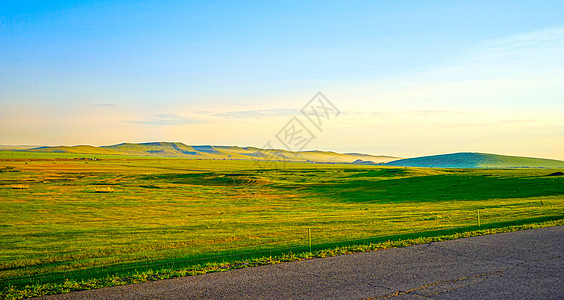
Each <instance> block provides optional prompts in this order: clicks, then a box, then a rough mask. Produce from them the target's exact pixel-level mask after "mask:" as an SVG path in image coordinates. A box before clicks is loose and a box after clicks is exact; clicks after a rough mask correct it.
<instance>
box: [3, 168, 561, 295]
mask: <svg viewBox="0 0 564 300" xmlns="http://www.w3.org/2000/svg"><path fill="white" fill-rule="evenodd" d="M35 159H37V160H34V161H29V160H28V161H26V160H21V161H9V160H4V161H0V170H3V171H2V172H1V173H0V216H1V218H0V229H1V231H0V245H1V247H0V282H2V284H3V285H4V286H5V285H9V284H12V283H13V284H19V283H20V282H24V281H22V280H19V279H18V280H16V279H17V278H28V277H29V278H36V279H33V280H37V281H39V282H41V280H46V281H49V280H55V281H56V280H58V279H56V278H58V277H57V276H59V277H60V276H66V275H65V274H68V276H82V275H81V274H86V273H87V271H88V270H108V271H107V272H108V274H109V273H110V272H112V271H111V270H114V269H116V268H117V267H119V266H123V265H127V264H132V265H137V266H142V265H143V264H145V263H159V262H163V263H166V262H171V261H175V262H178V261H186V260H194V259H200V258H209V257H213V256H224V255H235V254H241V253H248V252H255V251H271V250H273V251H276V250H278V249H285V248H289V247H290V248H291V247H304V246H306V245H307V230H308V228H310V230H311V233H312V240H313V244H314V245H320V244H324V245H331V244H332V243H333V244H334V243H340V242H343V241H348V240H358V239H370V238H379V237H381V238H388V237H389V238H391V239H394V238H397V237H399V236H401V235H409V234H416V233H420V232H431V231H440V230H443V231H445V230H447V231H448V230H454V229H464V228H474V227H476V225H477V210H478V209H479V210H480V217H481V224H482V226H494V227H495V226H507V224H508V222H509V223H511V222H520V221H522V220H542V219H543V218H553V219H554V218H556V219H559V218H560V219H561V218H562V215H563V212H564V201H563V200H564V189H563V188H562V186H564V177H563V176H546V175H547V174H550V173H554V172H555V171H559V170H544V169H529V170H441V169H413V168H391V167H387V168H382V167H375V166H348V165H316V164H304V163H287V164H283V165H282V164H281V165H280V168H271V169H261V168H258V167H257V165H255V164H254V163H253V162H250V161H223V160H181V159H134V160H129V159H122V158H119V159H102V160H98V161H81V160H52V159H47V160H45V159H44V160H41V159H40V158H38V157H36V158H35ZM282 166H283V168H282ZM15 185H26V186H27V187H28V188H25V189H14V186H15ZM100 191H102V192H100ZM531 222H532V221H531ZM496 224H500V225H496ZM504 224H505V225H504ZM464 230H465V229H464ZM116 270H117V269H116ZM104 274H105V273H104ZM37 276H40V277H37ZM61 278H62V277H61ZM33 280H32V282H33Z"/></svg>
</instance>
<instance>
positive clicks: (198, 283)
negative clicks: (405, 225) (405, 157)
mask: <svg viewBox="0 0 564 300" xmlns="http://www.w3.org/2000/svg"><path fill="white" fill-rule="evenodd" d="M379 298H394V299H423V298H433V299H564V226H559V227H550V228H543V229H533V230H525V231H518V232H511V233H503V234H496V235H488V236H479V237H472V238H466V239H459V240H453V241H445V242H437V243H430V244H423V245H416V246H411V247H405V248H397V249H387V250H380V251H374V252H366V253H358V254H350V255H342V256H337V257H330V258H322V259H311V260H306V261H298V262H290V263H284V264H278V265H269V266H260V267H255V268H248V269H239V270H233V271H229V272H222V273H211V274H205V275H199V276H192V277H184V278H176V279H169V280H162V281H154V282H148V283H142V284H134V285H128V286H119V287H111V288H104V289H98V290H91V291H81V292H74V293H70V294H65V295H57V296H50V297H44V299H379Z"/></svg>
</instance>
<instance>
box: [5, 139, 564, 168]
mask: <svg viewBox="0 0 564 300" xmlns="http://www.w3.org/2000/svg"><path fill="white" fill-rule="evenodd" d="M23 148H24V147H22V146H18V147H9V146H2V147H0V150H12V151H25V152H47V153H73V154H88V155H127V156H154V157H179V158H196V159H239V160H255V159H259V160H281V161H300V162H311V163H347V164H358V165H383V166H398V167H428V168H564V161H561V160H554V159H543V158H532V157H519V156H506V155H498V154H487V153H470V152H462V153H452V154H442V155H432V156H422V157H415V158H407V159H402V158H400V157H393V156H384V155H369V154H362V153H335V152H331V151H288V150H281V149H260V148H256V147H237V146H210V145H203V146H189V145H186V144H183V143H173V142H154V143H122V144H117V145H111V146H100V147H95V146H56V147H36V148H30V149H23Z"/></svg>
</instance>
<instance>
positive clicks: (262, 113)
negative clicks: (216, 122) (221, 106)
mask: <svg viewBox="0 0 564 300" xmlns="http://www.w3.org/2000/svg"><path fill="white" fill-rule="evenodd" d="M299 113H300V112H299V110H298V109H293V108H273V109H257V110H241V111H228V112H223V113H216V114H213V116H216V117H229V118H260V117H278V116H291V115H295V114H299Z"/></svg>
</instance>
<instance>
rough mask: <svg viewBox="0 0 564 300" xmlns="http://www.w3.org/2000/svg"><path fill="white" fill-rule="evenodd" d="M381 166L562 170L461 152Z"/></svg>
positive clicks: (557, 163) (558, 164)
mask: <svg viewBox="0 0 564 300" xmlns="http://www.w3.org/2000/svg"><path fill="white" fill-rule="evenodd" d="M383 165H387V166H402V167H428V168H564V161H561V160H554V159H544V158H533V157H520V156H507V155H499V154H488V153H470V152H462V153H452V154H441V155H431V156H422V157H415V158H407V159H400V160H395V161H391V162H387V163H384V164H383Z"/></svg>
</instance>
